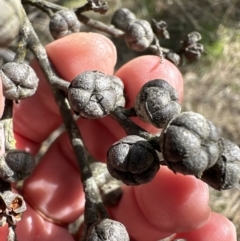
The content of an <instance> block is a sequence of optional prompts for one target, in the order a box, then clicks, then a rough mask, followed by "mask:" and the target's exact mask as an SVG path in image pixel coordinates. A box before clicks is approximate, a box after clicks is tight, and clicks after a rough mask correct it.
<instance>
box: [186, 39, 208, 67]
mask: <svg viewBox="0 0 240 241" xmlns="http://www.w3.org/2000/svg"><path fill="white" fill-rule="evenodd" d="M203 52H204V47H203V45H202V44H199V43H196V44H192V45H190V46H188V47H186V48H185V49H184V52H183V54H184V56H185V58H186V59H187V60H188V61H190V62H193V61H197V60H199V59H200V58H201V56H202V53H203Z"/></svg>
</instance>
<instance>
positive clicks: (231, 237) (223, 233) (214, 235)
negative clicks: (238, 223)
mask: <svg viewBox="0 0 240 241" xmlns="http://www.w3.org/2000/svg"><path fill="white" fill-rule="evenodd" d="M177 238H183V239H186V240H188V241H207V240H211V241H236V240H237V235H236V228H235V227H234V225H233V223H232V222H230V221H229V220H228V219H227V218H226V217H224V216H222V215H221V214H218V213H212V214H211V218H210V220H209V221H208V222H207V223H206V225H204V226H203V227H201V228H200V229H198V230H194V231H192V232H187V233H180V234H177V235H176V236H175V237H174V239H177Z"/></svg>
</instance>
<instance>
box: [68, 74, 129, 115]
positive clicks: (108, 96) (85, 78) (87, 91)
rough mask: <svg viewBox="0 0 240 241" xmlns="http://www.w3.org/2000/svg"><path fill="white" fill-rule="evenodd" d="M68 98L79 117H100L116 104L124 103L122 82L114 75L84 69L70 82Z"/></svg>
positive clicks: (111, 109) (122, 104) (121, 104)
mask: <svg viewBox="0 0 240 241" xmlns="http://www.w3.org/2000/svg"><path fill="white" fill-rule="evenodd" d="M68 100H69V103H70V106H71V108H72V109H73V110H74V111H75V112H76V113H77V114H79V115H80V116H81V117H84V118H88V119H98V118H102V117H104V116H105V115H108V114H109V113H110V112H111V111H113V110H114V109H115V108H116V107H117V106H124V105H125V98H124V94H123V83H122V81H121V80H120V79H119V78H117V77H115V76H108V75H105V74H104V73H102V72H99V71H85V72H83V73H81V74H80V75H78V76H77V77H76V78H75V79H74V80H73V81H72V82H71V84H70V86H69V89H68Z"/></svg>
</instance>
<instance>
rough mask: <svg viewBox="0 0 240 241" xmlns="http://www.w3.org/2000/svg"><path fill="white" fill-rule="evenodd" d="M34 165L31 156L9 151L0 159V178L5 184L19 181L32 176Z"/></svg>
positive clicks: (17, 151) (20, 151) (18, 151)
mask: <svg viewBox="0 0 240 241" xmlns="http://www.w3.org/2000/svg"><path fill="white" fill-rule="evenodd" d="M35 165H36V161H35V158H34V156H33V155H32V154H30V153H28V152H26V151H22V150H9V151H8V152H6V153H5V154H4V155H3V156H2V158H1V159H0V178H2V179H3V180H5V181H7V182H17V181H21V180H23V179H25V178H27V177H28V176H30V175H31V174H32V172H33V170H34V168H35Z"/></svg>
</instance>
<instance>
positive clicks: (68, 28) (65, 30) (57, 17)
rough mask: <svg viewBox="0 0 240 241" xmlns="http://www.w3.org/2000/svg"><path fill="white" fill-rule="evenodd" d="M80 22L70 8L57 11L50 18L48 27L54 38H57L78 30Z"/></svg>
mask: <svg viewBox="0 0 240 241" xmlns="http://www.w3.org/2000/svg"><path fill="white" fill-rule="evenodd" d="M80 26H81V23H80V22H79V21H78V18H77V16H76V14H75V13H74V12H73V11H71V10H65V9H64V10H60V11H57V12H56V13H55V14H54V15H53V16H52V18H51V20H50V23H49V29H50V32H51V34H52V36H53V38H54V39H59V38H62V37H64V36H67V35H69V34H71V33H77V32H79V30H80Z"/></svg>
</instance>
